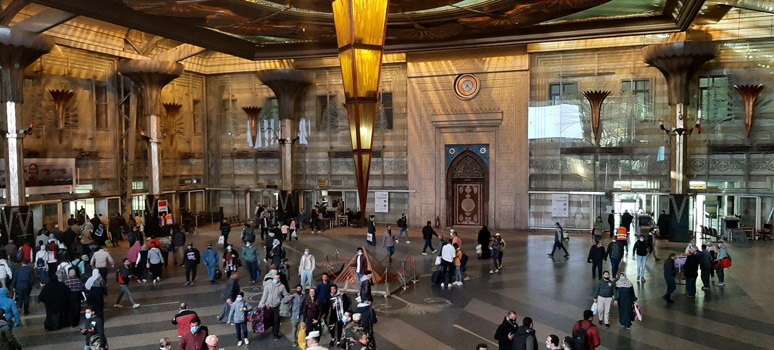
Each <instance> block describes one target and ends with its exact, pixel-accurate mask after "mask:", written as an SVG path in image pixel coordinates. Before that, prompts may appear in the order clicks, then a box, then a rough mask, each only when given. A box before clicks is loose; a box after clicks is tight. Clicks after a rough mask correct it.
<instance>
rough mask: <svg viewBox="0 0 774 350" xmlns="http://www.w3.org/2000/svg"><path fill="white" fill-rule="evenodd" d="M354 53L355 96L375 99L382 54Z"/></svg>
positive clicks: (359, 50)
mask: <svg viewBox="0 0 774 350" xmlns="http://www.w3.org/2000/svg"><path fill="white" fill-rule="evenodd" d="M355 53H356V56H357V62H356V64H357V67H356V69H357V72H356V74H357V94H358V95H357V96H358V97H376V93H377V89H378V87H379V72H380V71H381V69H382V52H381V51H376V50H362V49H358V50H355ZM343 63H344V62H342V64H343ZM345 83H346V81H345Z"/></svg>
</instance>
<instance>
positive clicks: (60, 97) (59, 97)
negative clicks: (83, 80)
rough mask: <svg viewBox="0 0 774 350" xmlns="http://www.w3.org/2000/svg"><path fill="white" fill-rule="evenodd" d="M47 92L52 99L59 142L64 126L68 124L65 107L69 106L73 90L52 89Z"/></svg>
mask: <svg viewBox="0 0 774 350" xmlns="http://www.w3.org/2000/svg"><path fill="white" fill-rule="evenodd" d="M48 93H49V94H51V99H52V100H54V111H55V112H56V116H55V118H56V130H57V136H58V137H59V143H62V140H63V139H64V129H65V126H67V124H69V123H68V120H67V117H68V115H67V108H68V107H69V106H70V101H72V99H73V97H75V91H73V90H65V89H52V90H48Z"/></svg>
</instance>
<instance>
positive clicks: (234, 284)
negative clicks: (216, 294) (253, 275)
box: [223, 278, 240, 301]
mask: <svg viewBox="0 0 774 350" xmlns="http://www.w3.org/2000/svg"><path fill="white" fill-rule="evenodd" d="M239 291H240V288H239V280H236V279H233V278H229V279H228V282H226V292H225V293H223V299H231V301H234V300H236V296H237V294H239Z"/></svg>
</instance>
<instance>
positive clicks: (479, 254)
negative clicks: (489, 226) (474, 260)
mask: <svg viewBox="0 0 774 350" xmlns="http://www.w3.org/2000/svg"><path fill="white" fill-rule="evenodd" d="M483 254H484V251H483V250H482V249H481V244H478V245H476V256H477V257H478V258H481V255H483Z"/></svg>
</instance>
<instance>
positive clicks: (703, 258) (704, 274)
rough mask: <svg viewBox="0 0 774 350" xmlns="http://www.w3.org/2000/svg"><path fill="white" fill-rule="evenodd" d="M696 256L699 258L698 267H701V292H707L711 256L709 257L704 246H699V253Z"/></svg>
mask: <svg viewBox="0 0 774 350" xmlns="http://www.w3.org/2000/svg"><path fill="white" fill-rule="evenodd" d="M696 256H697V257H698V258H699V266H700V267H701V283H702V287H701V290H709V289H710V270H712V256H711V255H710V252H709V250H707V245H706V244H702V245H701V251H700V252H698V253H697V254H696Z"/></svg>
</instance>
